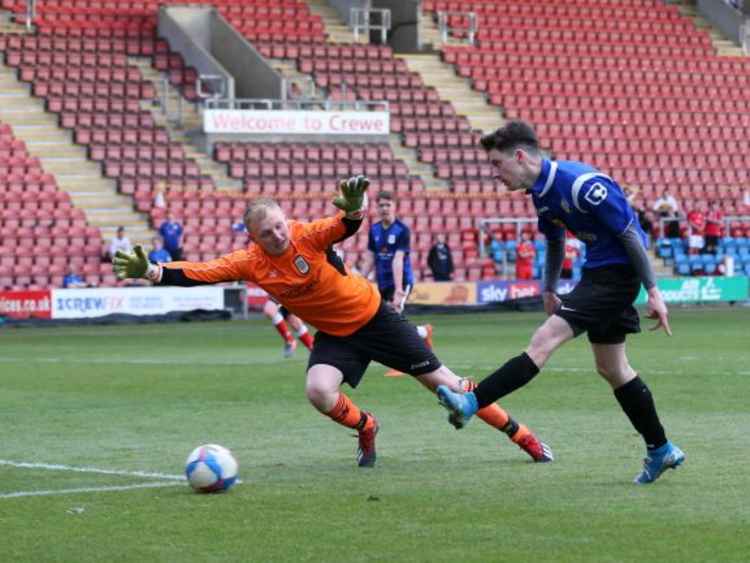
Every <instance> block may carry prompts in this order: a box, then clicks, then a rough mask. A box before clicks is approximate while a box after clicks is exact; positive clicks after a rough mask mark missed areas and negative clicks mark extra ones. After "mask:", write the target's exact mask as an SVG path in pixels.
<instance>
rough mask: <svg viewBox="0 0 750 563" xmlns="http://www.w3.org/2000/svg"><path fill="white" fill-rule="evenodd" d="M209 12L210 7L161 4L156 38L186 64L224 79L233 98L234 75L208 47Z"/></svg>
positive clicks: (228, 93)
mask: <svg viewBox="0 0 750 563" xmlns="http://www.w3.org/2000/svg"><path fill="white" fill-rule="evenodd" d="M209 12H215V10H214V9H213V8H184V7H162V8H161V9H160V10H159V27H158V34H159V37H161V38H163V39H165V40H167V41H168V42H169V47H170V49H171V50H172V51H175V52H177V53H179V54H180V55H182V58H183V59H184V61H185V66H192V67H193V68H195V70H196V71H197V72H198V74H201V75H214V76H221V77H222V78H224V81H225V84H226V88H227V95H228V97H234V78H233V77H232V75H231V74H230V73H229V72H228V71H227V69H226V68H224V67H223V66H222V65H221V63H220V62H219V61H217V60H216V59H215V58H214V57H213V55H212V54H211V50H210V35H211V26H210V24H209V23H208V22H209V20H208V17H209V14H208V13H209Z"/></svg>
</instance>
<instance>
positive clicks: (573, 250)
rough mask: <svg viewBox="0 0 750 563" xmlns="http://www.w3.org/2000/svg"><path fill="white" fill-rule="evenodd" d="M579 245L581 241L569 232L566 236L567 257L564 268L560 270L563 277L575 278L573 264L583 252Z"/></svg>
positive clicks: (567, 278) (563, 264)
mask: <svg viewBox="0 0 750 563" xmlns="http://www.w3.org/2000/svg"><path fill="white" fill-rule="evenodd" d="M579 246H580V241H579V240H578V239H577V238H575V237H574V236H573V234H572V233H567V235H566V237H565V258H563V263H562V270H560V278H561V279H564V280H571V279H573V266H575V263H576V260H577V259H578V256H579V255H580V253H581V251H580V250H579Z"/></svg>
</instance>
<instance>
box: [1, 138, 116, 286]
mask: <svg viewBox="0 0 750 563" xmlns="http://www.w3.org/2000/svg"><path fill="white" fill-rule="evenodd" d="M61 249H64V252H61ZM101 256H102V237H101V233H100V231H99V229H98V228H96V227H91V226H89V225H88V224H87V222H86V217H85V215H84V213H83V211H82V210H81V209H77V208H75V207H74V206H73V204H72V203H71V200H70V196H69V195H68V193H67V192H64V191H62V190H60V189H58V187H57V182H56V181H55V178H54V176H53V175H52V174H49V173H47V172H45V171H44V170H43V169H42V167H41V165H40V163H39V160H38V159H37V158H35V157H32V156H30V155H29V154H28V152H27V150H26V144H25V143H24V142H23V141H21V140H19V139H17V138H16V137H15V136H14V135H13V130H12V128H11V127H10V126H9V125H8V124H5V123H0V289H43V288H46V287H50V286H53V287H60V286H61V285H62V278H63V276H64V275H65V274H67V269H68V267H69V265H72V266H74V267H75V268H76V270H77V271H78V273H79V274H82V275H83V276H84V277H85V278H86V279H87V281H88V282H89V283H92V284H97V285H99V284H101V283H114V282H115V281H116V280H115V278H114V276H112V275H111V273H112V272H111V266H110V265H106V266H107V267H106V269H105V268H102V265H101Z"/></svg>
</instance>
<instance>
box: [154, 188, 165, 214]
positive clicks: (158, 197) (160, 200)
mask: <svg viewBox="0 0 750 563" xmlns="http://www.w3.org/2000/svg"><path fill="white" fill-rule="evenodd" d="M152 205H153V206H154V207H156V208H157V209H166V208H167V200H166V199H165V198H164V190H163V189H162V188H161V187H158V188H156V192H155V193H154V201H153V203H152Z"/></svg>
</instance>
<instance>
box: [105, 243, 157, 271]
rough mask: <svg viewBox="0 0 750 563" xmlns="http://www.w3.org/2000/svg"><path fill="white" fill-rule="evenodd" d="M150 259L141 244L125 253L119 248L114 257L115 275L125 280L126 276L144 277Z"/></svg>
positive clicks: (113, 267)
mask: <svg viewBox="0 0 750 563" xmlns="http://www.w3.org/2000/svg"><path fill="white" fill-rule="evenodd" d="M148 267H149V261H148V258H147V257H146V254H145V253H144V252H143V248H142V247H141V245H139V244H137V245H135V247H134V248H133V252H130V253H125V252H123V251H121V250H118V251H117V252H116V253H115V256H114V258H113V259H112V269H113V270H114V271H115V275H116V276H117V277H118V278H119V279H121V280H124V279H126V278H136V279H139V278H144V277H146V272H147V271H148Z"/></svg>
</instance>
